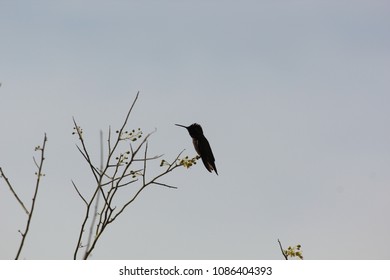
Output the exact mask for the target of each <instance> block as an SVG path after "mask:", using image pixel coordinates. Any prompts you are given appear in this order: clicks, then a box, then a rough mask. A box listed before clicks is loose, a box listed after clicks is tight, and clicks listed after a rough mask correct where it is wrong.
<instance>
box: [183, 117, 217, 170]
mask: <svg viewBox="0 0 390 280" xmlns="http://www.w3.org/2000/svg"><path fill="white" fill-rule="evenodd" d="M175 125H177V126H181V127H184V128H186V129H187V130H188V133H189V134H190V136H191V137H192V143H193V144H194V147H195V150H196V152H197V153H198V155H199V156H200V157H201V158H202V161H203V164H204V166H205V167H206V169H207V170H208V171H209V172H211V171H213V170H214V171H215V173H216V174H217V175H218V172H217V167H216V166H215V159H214V155H213V151H211V147H210V144H209V141H207V139H206V137H205V136H204V135H203V130H202V127H201V126H200V125H199V124H197V123H193V124H191V125H190V126H185V125H181V124H175Z"/></svg>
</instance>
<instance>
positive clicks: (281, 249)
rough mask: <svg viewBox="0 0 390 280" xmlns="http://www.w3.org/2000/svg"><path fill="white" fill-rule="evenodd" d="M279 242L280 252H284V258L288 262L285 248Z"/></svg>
mask: <svg viewBox="0 0 390 280" xmlns="http://www.w3.org/2000/svg"><path fill="white" fill-rule="evenodd" d="M278 242H279V247H280V251H282V254H283V257H284V258H285V259H286V260H288V256H287V255H286V253H285V252H284V250H283V247H282V243H281V242H280V240H279V239H278Z"/></svg>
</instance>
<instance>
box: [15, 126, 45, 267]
mask: <svg viewBox="0 0 390 280" xmlns="http://www.w3.org/2000/svg"><path fill="white" fill-rule="evenodd" d="M46 142H47V137H46V133H45V137H44V139H43V145H42V148H41V149H40V150H41V160H40V163H39V168H38V172H37V181H36V184H35V192H34V196H33V198H32V204H31V209H30V214H29V215H28V220H27V224H26V228H25V230H24V232H23V233H21V234H22V241H21V242H20V246H19V249H18V252H17V254H16V257H15V260H17V259H19V256H20V253H21V252H22V249H23V245H24V241H25V240H26V237H27V234H28V230H29V229H30V223H31V219H32V215H33V213H34V207H35V202H36V198H37V195H38V189H39V183H40V181H41V177H42V176H43V174H42V168H43V161H44V160H45V147H46Z"/></svg>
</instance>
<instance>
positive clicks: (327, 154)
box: [0, 0, 390, 259]
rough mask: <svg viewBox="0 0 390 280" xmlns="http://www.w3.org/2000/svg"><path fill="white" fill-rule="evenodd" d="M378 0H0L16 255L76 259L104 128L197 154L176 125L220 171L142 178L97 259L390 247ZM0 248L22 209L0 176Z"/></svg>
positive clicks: (386, 20)
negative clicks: (28, 221)
mask: <svg viewBox="0 0 390 280" xmlns="http://www.w3.org/2000/svg"><path fill="white" fill-rule="evenodd" d="M389 10H390V4H389V2H388V1H305V0H302V1H217V0H215V1H6V0H4V1H1V3H0V82H1V83H2V86H1V87H0V126H1V131H2V137H1V144H0V166H1V167H3V169H4V171H5V172H6V174H7V176H8V177H9V179H10V180H11V182H12V183H13V184H14V186H15V188H16V189H17V191H18V192H19V193H20V195H21V197H22V198H23V199H24V200H25V201H27V202H28V204H29V203H30V198H31V194H32V191H33V187H34V179H35V177H34V172H35V169H34V163H33V161H32V156H33V155H34V147H35V146H36V145H38V144H41V143H42V140H43V134H44V132H46V133H47V135H48V139H49V142H48V143H47V151H46V153H47V154H46V162H45V164H46V165H45V167H44V172H45V173H46V176H45V178H44V180H43V182H42V185H41V189H40V193H39V196H38V204H37V208H36V212H35V216H34V219H33V222H32V227H31V231H30V235H29V236H28V239H27V241H26V242H27V244H26V247H25V249H24V251H23V253H22V258H26V259H71V258H72V256H73V250H74V246H75V244H76V241H77V235H78V231H79V225H80V222H81V219H82V217H83V213H84V212H83V211H84V208H83V207H84V206H83V203H82V201H81V200H80V199H79V197H78V196H77V194H76V193H75V191H74V189H73V187H72V185H71V180H74V181H75V182H77V184H78V185H79V186H81V187H80V188H81V189H82V190H84V191H87V190H88V189H90V188H91V187H92V186H91V185H90V183H91V182H92V177H91V175H90V174H89V171H88V168H87V165H86V164H85V162H84V161H83V159H82V157H81V155H80V154H79V153H78V151H77V149H76V147H75V143H76V142H77V139H76V138H75V137H74V136H72V134H71V133H72V127H73V124H72V116H74V117H75V118H76V119H77V120H78V122H79V123H80V125H81V126H82V127H83V129H84V133H85V137H86V141H87V143H88V145H89V146H90V149H91V153H92V154H93V155H94V159H95V160H96V161H98V159H99V149H98V143H99V129H101V128H102V129H104V131H106V130H107V128H108V125H110V124H111V125H112V126H113V127H117V126H119V124H120V123H121V121H122V119H123V117H124V115H125V114H126V112H127V109H128V108H129V105H130V104H131V102H132V100H133V98H134V96H135V94H136V92H137V91H138V90H139V91H140V92H141V94H140V99H139V102H138V103H137V105H136V108H135V110H134V114H133V117H132V119H131V122H130V125H129V128H133V127H141V128H142V129H143V130H144V131H145V132H148V131H152V130H154V128H157V133H156V134H155V135H154V136H153V137H152V139H151V141H150V143H149V148H150V151H151V153H156V154H159V153H164V154H165V157H166V158H167V159H169V158H174V157H175V156H176V155H177V153H178V152H180V151H181V150H182V149H186V152H187V153H188V154H189V155H195V151H194V149H193V147H192V143H191V139H190V137H189V135H188V134H187V133H186V132H185V131H184V130H182V129H181V128H178V127H176V126H174V123H182V124H186V125H189V124H191V123H193V122H198V123H200V124H201V125H202V126H203V130H204V132H205V135H206V136H207V138H208V139H209V141H210V144H211V146H212V148H213V151H214V155H215V157H216V165H217V168H218V172H219V176H216V175H215V174H210V173H208V172H207V170H206V169H205V168H204V166H203V165H201V164H198V165H196V166H195V167H194V168H191V169H189V170H185V169H180V170H177V172H174V173H173V174H172V175H171V176H169V177H168V178H167V179H166V180H165V182H166V183H170V184H174V185H176V186H178V187H179V189H178V190H170V189H166V188H161V187H158V186H156V187H151V188H149V189H147V190H146V191H145V192H144V193H143V194H142V195H141V196H140V197H139V199H138V200H137V201H136V202H135V203H134V204H133V205H132V206H131V207H130V208H128V210H127V211H126V213H125V214H124V215H123V216H122V217H121V218H119V219H118V220H117V222H116V223H115V224H114V225H113V226H112V227H111V228H109V229H108V231H106V232H105V235H104V236H103V238H102V239H101V241H100V242H99V244H98V246H97V248H96V250H95V252H94V253H93V255H92V259H282V255H281V253H280V251H279V247H278V243H277V239H278V238H280V239H281V241H282V242H283V244H284V245H285V246H287V245H296V244H298V243H299V244H301V245H302V249H303V254H304V257H305V258H306V259H389V258H390V239H389V236H390V223H389V222H388V220H389V213H390V203H389V197H390V189H389V188H390V172H389V169H390V129H389V122H390V110H389V104H390V79H389V74H390V66H389V65H390V35H389V30H390V17H389V16H388V14H389V13H388V12H389ZM0 221H1V225H2V226H1V231H0V258H1V259H10V258H14V256H15V253H16V250H17V246H18V244H19V241H20V235H19V233H18V229H22V228H24V223H25V214H24V213H23V211H22V210H21V208H20V206H19V205H17V203H16V201H15V199H14V198H13V197H12V195H11V193H10V192H9V190H8V189H7V187H6V185H5V184H4V182H3V181H0Z"/></svg>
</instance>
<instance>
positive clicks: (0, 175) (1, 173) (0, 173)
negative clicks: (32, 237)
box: [0, 167, 30, 215]
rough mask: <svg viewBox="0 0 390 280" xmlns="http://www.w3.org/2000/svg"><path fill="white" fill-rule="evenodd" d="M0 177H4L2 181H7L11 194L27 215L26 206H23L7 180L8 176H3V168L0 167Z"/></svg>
mask: <svg viewBox="0 0 390 280" xmlns="http://www.w3.org/2000/svg"><path fill="white" fill-rule="evenodd" d="M0 177H2V178H3V179H4V181H5V182H6V183H7V185H8V187H9V189H10V190H11V192H12V194H13V195H14V196H15V198H16V200H17V201H18V202H19V204H20V206H22V208H23V210H24V211H25V212H26V214H27V215H29V214H30V213H29V212H28V210H27V208H26V206H24V204H23V202H22V200H21V199H20V198H19V196H18V195H17V194H16V192H15V190H14V188H13V187H12V185H11V183H10V181H9V180H8V178H7V177H6V176H5V174H4V172H3V169H2V168H1V167H0Z"/></svg>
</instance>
